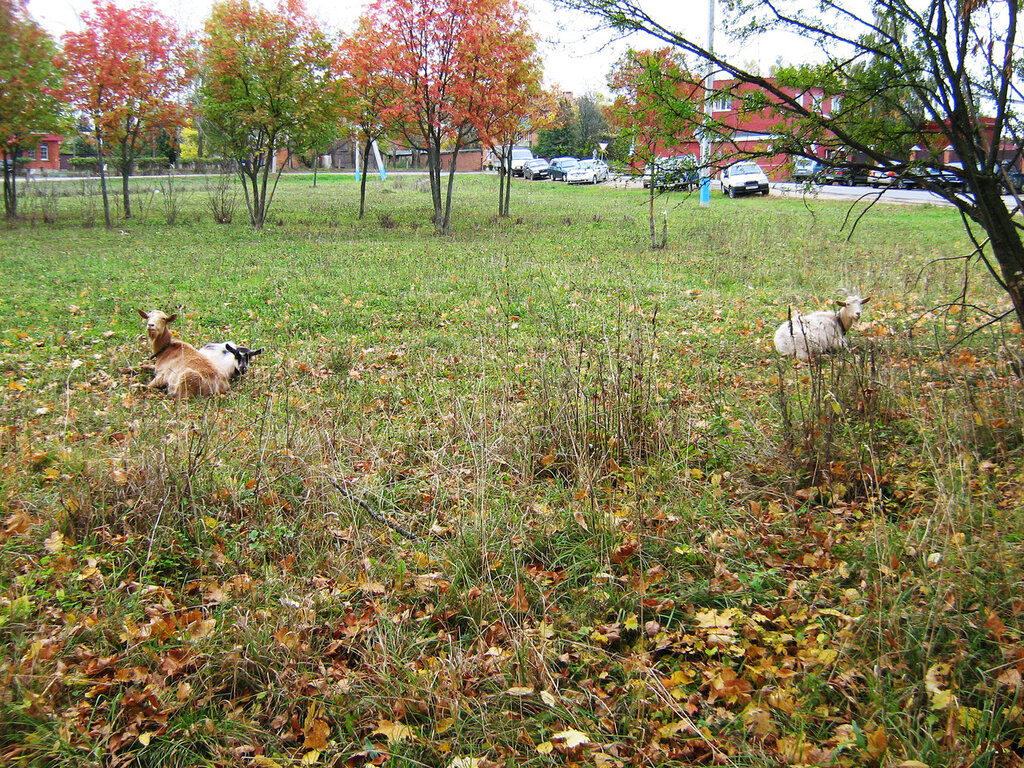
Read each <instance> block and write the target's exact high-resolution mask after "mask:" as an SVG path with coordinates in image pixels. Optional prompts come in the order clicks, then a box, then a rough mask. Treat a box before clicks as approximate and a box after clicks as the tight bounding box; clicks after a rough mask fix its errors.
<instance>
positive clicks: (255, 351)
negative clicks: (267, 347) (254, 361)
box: [249, 347, 263, 357]
mask: <svg viewBox="0 0 1024 768" xmlns="http://www.w3.org/2000/svg"><path fill="white" fill-rule="evenodd" d="M262 353H263V347H260V348H259V349H252V350H249V357H256V355H260V354H262Z"/></svg>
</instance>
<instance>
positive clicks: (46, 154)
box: [39, 144, 50, 160]
mask: <svg viewBox="0 0 1024 768" xmlns="http://www.w3.org/2000/svg"><path fill="white" fill-rule="evenodd" d="M39 159H40V160H49V159H50V145H49V144H40V145H39Z"/></svg>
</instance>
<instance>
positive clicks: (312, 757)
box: [302, 749, 320, 765]
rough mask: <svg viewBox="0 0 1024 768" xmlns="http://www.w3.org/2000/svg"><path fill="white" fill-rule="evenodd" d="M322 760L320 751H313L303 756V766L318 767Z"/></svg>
mask: <svg viewBox="0 0 1024 768" xmlns="http://www.w3.org/2000/svg"><path fill="white" fill-rule="evenodd" d="M319 760H320V750H318V749H311V750H309V752H307V753H306V754H304V755H303V756H302V764H303V765H316V764H317V762H318V761H319Z"/></svg>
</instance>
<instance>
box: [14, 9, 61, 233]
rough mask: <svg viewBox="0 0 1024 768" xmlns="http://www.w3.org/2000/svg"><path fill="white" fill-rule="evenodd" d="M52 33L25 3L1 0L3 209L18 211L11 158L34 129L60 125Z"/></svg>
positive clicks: (52, 130)
mask: <svg viewBox="0 0 1024 768" xmlns="http://www.w3.org/2000/svg"><path fill="white" fill-rule="evenodd" d="M56 52H57V51H56V46H55V45H54V42H53V39H52V38H51V37H50V36H49V35H47V34H46V33H45V32H44V31H43V30H42V29H41V28H40V27H39V25H38V24H36V23H35V22H34V21H32V19H30V18H29V17H28V15H27V14H26V13H25V11H24V9H23V6H22V5H20V4H16V3H14V2H13V0H0V161H2V162H3V166H4V172H3V173H4V212H5V213H6V215H7V218H9V219H13V218H15V217H16V216H17V215H18V190H17V185H16V183H15V171H16V170H17V168H16V167H15V161H16V159H17V157H18V153H19V151H20V150H22V149H23V148H26V147H31V146H34V144H35V142H34V141H33V135H35V134H40V133H55V132H57V131H60V130H62V128H63V120H62V116H61V108H62V105H61V102H60V100H59V99H58V98H57V97H56V95H55V93H56V92H58V91H59V90H60V71H59V70H58V69H57V68H56V67H55V66H54V65H53V57H54V55H55V54H56Z"/></svg>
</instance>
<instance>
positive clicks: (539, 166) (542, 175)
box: [523, 157, 551, 181]
mask: <svg viewBox="0 0 1024 768" xmlns="http://www.w3.org/2000/svg"><path fill="white" fill-rule="evenodd" d="M523 178H524V179H526V180H527V181H533V180H534V179H548V178H551V166H550V165H548V161H547V160H545V159H544V158H543V157H538V158H535V159H533V160H527V161H526V162H525V163H523Z"/></svg>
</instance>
